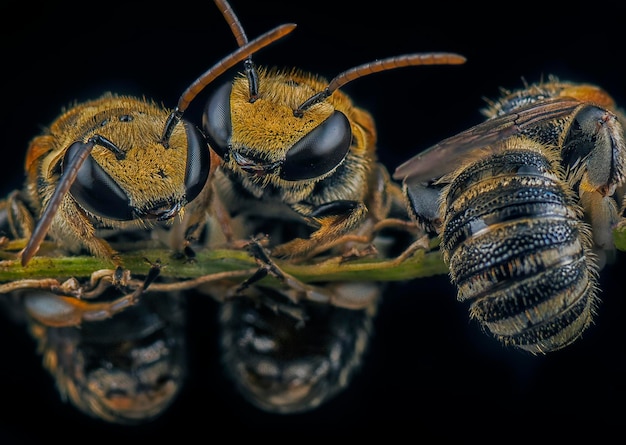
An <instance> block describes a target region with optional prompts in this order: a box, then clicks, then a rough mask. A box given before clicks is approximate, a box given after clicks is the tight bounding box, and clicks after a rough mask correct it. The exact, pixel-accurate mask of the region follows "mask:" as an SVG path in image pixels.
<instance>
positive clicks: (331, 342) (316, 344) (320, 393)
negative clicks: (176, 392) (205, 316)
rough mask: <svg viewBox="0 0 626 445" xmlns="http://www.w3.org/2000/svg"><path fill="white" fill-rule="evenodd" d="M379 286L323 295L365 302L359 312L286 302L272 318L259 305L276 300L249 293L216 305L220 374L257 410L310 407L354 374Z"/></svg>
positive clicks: (344, 286) (345, 287)
mask: <svg viewBox="0 0 626 445" xmlns="http://www.w3.org/2000/svg"><path fill="white" fill-rule="evenodd" d="M382 287H383V286H382V284H381V283H375V282H369V283H336V284H333V285H330V286H328V287H326V288H325V290H326V291H327V292H333V293H335V294H337V295H338V297H340V298H349V297H350V296H349V295H347V294H357V295H358V296H359V297H360V298H367V299H368V300H369V301H370V304H369V305H368V307H367V308H366V309H363V310H352V309H346V308H341V307H337V306H332V305H327V304H317V303H312V302H301V303H299V304H297V305H296V304H294V303H292V302H289V301H287V302H285V303H282V304H283V305H284V306H282V307H281V310H278V311H277V310H275V308H273V307H271V306H270V305H269V304H267V303H268V299H272V300H275V301H277V302H280V299H281V295H280V294H277V295H276V296H274V297H272V296H271V294H270V292H271V291H270V290H269V289H262V288H261V287H254V288H253V289H252V290H253V293H252V294H251V295H250V296H252V297H253V298H249V296H247V297H245V298H235V299H231V300H228V301H226V302H225V303H224V304H222V305H221V306H220V325H221V344H222V361H223V364H224V368H225V369H226V371H227V372H228V373H229V375H230V377H231V378H232V379H233V380H234V382H235V383H236V385H237V388H238V390H239V391H240V393H241V394H242V395H243V396H244V397H245V398H246V399H247V400H249V401H250V402H251V403H252V404H254V405H255V406H257V407H258V408H260V409H263V410H265V411H268V412H275V413H281V414H293V413H299V412H305V411H309V410H312V409H314V408H316V407H318V406H319V405H320V404H322V403H325V402H326V401H327V400H329V399H331V398H332V397H334V396H336V395H337V394H338V393H339V392H341V391H342V390H344V389H345V388H346V387H347V385H348V384H349V383H350V382H351V380H352V376H353V375H354V373H355V372H356V371H357V370H358V369H359V366H360V365H361V361H362V359H363V355H364V354H365V352H366V351H367V346H368V344H369V338H370V336H371V333H372V329H373V318H374V315H375V313H376V308H377V304H378V301H379V297H380V293H381V292H382ZM254 297H257V298H262V299H263V301H264V304H258V303H257V302H256V299H255V298H254ZM290 310H291V311H295V314H290V313H289V311H290Z"/></svg>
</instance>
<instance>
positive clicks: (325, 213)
mask: <svg viewBox="0 0 626 445" xmlns="http://www.w3.org/2000/svg"><path fill="white" fill-rule="evenodd" d="M294 210H296V211H297V212H299V213H300V214H303V216H304V217H305V219H306V220H307V221H308V222H309V223H310V224H311V225H312V226H315V227H317V230H316V231H315V232H313V233H312V234H311V236H310V237H309V238H306V239H305V238H296V239H294V240H291V241H288V242H286V243H284V244H280V245H278V246H276V247H274V248H273V249H272V255H273V256H276V257H303V256H304V257H306V256H311V254H312V253H317V252H322V251H324V250H326V249H328V248H330V247H332V246H333V245H334V244H336V242H337V240H339V239H341V237H342V236H344V235H346V234H347V233H349V232H351V231H353V230H354V229H356V228H357V227H358V226H359V224H361V223H362V222H363V220H364V219H365V217H366V215H367V208H366V206H365V204H364V203H363V202H358V201H348V200H340V201H333V202H330V203H328V204H324V205H321V206H319V207H317V208H316V209H314V210H313V211H311V212H307V213H305V212H303V211H302V210H303V209H299V208H294ZM359 240H360V238H359Z"/></svg>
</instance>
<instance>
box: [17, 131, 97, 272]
mask: <svg viewBox="0 0 626 445" xmlns="http://www.w3.org/2000/svg"><path fill="white" fill-rule="evenodd" d="M74 143H75V144H81V145H83V147H82V149H81V150H79V151H78V153H76V154H75V155H74V157H73V158H72V159H70V161H69V162H68V164H67V167H66V168H65V169H64V170H65V172H64V173H63V176H62V177H61V179H60V180H59V183H58V184H57V187H56V188H55V189H54V193H53V194H52V197H51V198H50V201H48V205H47V206H46V209H45V210H44V212H43V213H42V215H41V218H40V219H39V221H38V222H37V226H36V227H35V230H33V233H32V235H31V237H30V239H29V240H28V243H27V244H26V247H24V249H22V251H21V252H20V254H19V256H20V257H21V262H22V267H23V266H26V265H27V264H28V262H29V261H30V260H31V258H32V257H33V256H34V255H35V254H36V253H37V251H38V250H39V246H41V243H42V242H43V240H44V238H45V237H46V234H47V233H48V229H50V225H52V220H53V219H54V215H56V213H57V210H58V209H59V206H60V205H61V202H62V201H63V198H64V197H65V194H66V193H67V192H68V191H69V189H70V187H71V186H72V184H73V183H74V181H75V180H76V176H77V175H78V171H79V170H80V166H81V165H83V162H85V159H87V157H88V156H89V153H91V150H92V149H93V147H94V145H96V144H97V143H98V141H97V140H96V138H89V140H88V141H87V142H86V143H83V142H74Z"/></svg>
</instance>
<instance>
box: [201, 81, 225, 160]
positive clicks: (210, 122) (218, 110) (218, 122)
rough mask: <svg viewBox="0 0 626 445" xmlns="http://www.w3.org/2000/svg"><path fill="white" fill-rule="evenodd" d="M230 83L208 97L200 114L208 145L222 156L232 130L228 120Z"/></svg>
mask: <svg viewBox="0 0 626 445" xmlns="http://www.w3.org/2000/svg"><path fill="white" fill-rule="evenodd" d="M231 90H232V84H230V83H227V84H224V85H222V86H221V87H219V88H218V89H217V90H216V91H215V92H214V93H213V94H212V95H211V97H209V100H208V101H207V104H206V106H205V107H204V113H203V114H202V128H203V129H204V132H205V133H206V137H207V139H208V142H209V145H210V146H211V148H212V149H213V151H215V153H217V154H218V155H219V157H220V158H223V157H224V156H225V155H226V153H227V152H228V144H229V141H230V138H231V135H232V132H233V126H232V122H231V120H230V92H231Z"/></svg>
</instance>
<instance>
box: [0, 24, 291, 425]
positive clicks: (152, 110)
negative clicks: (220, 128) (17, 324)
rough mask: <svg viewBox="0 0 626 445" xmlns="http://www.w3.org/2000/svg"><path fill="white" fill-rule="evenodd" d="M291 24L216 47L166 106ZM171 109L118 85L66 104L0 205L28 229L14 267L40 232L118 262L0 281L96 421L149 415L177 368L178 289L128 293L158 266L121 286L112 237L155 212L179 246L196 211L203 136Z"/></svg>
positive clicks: (203, 171)
mask: <svg viewBox="0 0 626 445" xmlns="http://www.w3.org/2000/svg"><path fill="white" fill-rule="evenodd" d="M294 28H295V25H293V24H287V25H282V26H278V27H276V28H274V29H272V30H271V31H269V32H267V33H264V34H263V35H261V36H260V37H258V38H257V39H254V40H252V41H250V42H247V43H246V44H245V45H242V46H241V47H240V48H239V49H237V50H236V51H234V52H232V53H231V54H229V55H227V56H226V57H224V58H222V59H221V60H220V61H219V62H218V63H217V64H215V65H214V66H213V67H212V68H210V69H209V70H207V71H206V72H205V73H204V74H202V75H201V76H200V77H199V78H198V79H197V80H196V81H195V82H193V83H192V84H191V85H190V86H189V87H188V88H187V89H186V90H185V91H184V92H183V94H182V95H181V96H180V99H179V103H178V108H177V110H181V109H184V108H185V106H186V104H188V103H189V102H190V101H191V100H193V98H194V97H195V96H196V95H197V94H198V93H199V92H200V91H201V90H202V89H203V88H204V87H205V86H206V85H208V84H209V83H210V82H212V81H213V80H214V79H215V78H217V77H218V76H219V75H221V74H222V73H224V72H225V71H226V70H227V69H229V68H230V67H232V66H234V65H235V64H237V63H239V62H240V61H242V60H243V59H245V58H246V57H248V56H249V55H250V54H251V53H253V52H255V51H257V50H259V49H260V48H263V47H265V46H267V45H268V44H270V43H272V42H273V41H275V40H277V39H279V38H281V37H283V36H285V35H286V34H288V33H289V32H291V31H292V30H293V29H294ZM176 117H178V115H176ZM173 120H174V113H173V112H172V111H170V110H168V109H165V108H164V107H162V106H159V105H157V104H156V103H154V102H151V101H148V100H146V99H140V98H135V97H130V96H117V95H114V94H105V95H103V96H101V97H100V98H98V99H95V100H91V101H87V102H83V103H80V104H76V105H74V106H72V107H71V108H69V109H68V110H66V111H65V112H64V113H63V114H62V115H61V116H59V117H58V118H57V119H56V120H55V121H54V122H53V123H52V124H51V125H50V127H49V128H48V129H47V131H46V132H45V134H43V135H41V136H37V137H36V138H34V139H33V140H32V142H31V143H30V145H29V147H28V151H27V154H26V174H27V178H26V184H25V187H24V189H23V190H19V191H16V192H13V193H10V194H9V196H8V198H7V199H6V200H5V201H3V202H2V203H1V204H0V230H1V231H2V233H3V235H5V236H7V237H13V238H27V239H28V242H27V244H26V247H24V249H23V250H22V251H21V252H20V254H21V263H22V265H23V266H25V265H26V264H27V263H28V262H29V261H30V260H31V258H32V257H33V255H35V254H36V253H37V251H38V249H39V247H40V246H41V244H42V242H43V240H44V238H45V237H46V236H47V235H50V238H51V239H52V241H53V243H54V246H55V247H57V248H59V249H61V250H62V251H63V253H74V252H81V251H83V250H86V251H88V252H90V253H91V254H93V255H95V256H99V257H103V258H109V259H112V260H113V263H114V264H116V265H118V267H117V268H116V269H114V270H104V271H102V274H100V273H99V272H100V271H96V272H94V274H93V275H92V280H93V281H94V282H93V283H88V284H84V285H83V284H80V283H78V282H76V283H75V284H74V282H75V281H76V280H72V279H70V280H68V281H67V282H66V283H70V284H68V285H67V286H65V283H64V285H61V286H54V285H53V286H48V288H46V289H44V288H42V289H40V290H37V289H28V290H24V289H20V287H19V286H16V287H11V286H10V283H9V286H8V287H7V289H9V292H10V293H11V295H7V296H6V298H11V301H12V302H15V305H14V306H13V307H12V308H10V309H11V313H15V314H17V316H19V317H20V318H21V319H22V320H23V321H24V322H26V324H27V325H28V327H29V329H30V332H31V334H32V336H33V337H34V338H35V340H36V341H37V344H38V348H39V352H40V353H41V354H42V356H43V361H44V366H45V368H46V369H47V370H48V371H49V372H50V374H51V375H52V376H53V377H54V378H55V381H56V383H57V388H58V390H59V392H60V394H61V395H62V397H63V398H64V399H65V400H69V401H70V402H71V403H72V404H73V405H74V406H75V407H76V408H78V409H79V410H80V411H82V412H84V413H86V414H88V415H90V416H93V417H95V418H98V419H101V420H104V421H108V422H113V423H121V424H138V423H142V422H146V421H150V420H153V419H155V418H156V417H158V416H160V415H161V414H162V413H163V412H164V411H165V410H166V409H167V408H168V407H169V406H170V405H171V403H172V402H173V401H174V400H175V399H176V397H177V395H178V394H179V392H180V389H181V387H182V384H183V380H184V378H185V376H186V369H187V368H186V366H187V364H186V352H185V348H186V339H185V336H184V331H185V309H184V306H183V302H182V301H181V298H182V296H181V295H180V294H179V292H177V291H174V292H167V291H166V292H161V293H158V294H156V295H154V296H153V297H152V298H139V297H143V291H145V289H146V288H147V287H148V286H149V285H150V284H151V283H152V282H153V281H154V280H155V279H156V278H157V277H158V276H159V273H160V263H158V262H157V263H154V264H153V267H151V268H150V271H149V272H148V273H147V275H146V278H145V281H144V282H143V283H142V284H140V285H139V286H135V288H134V290H131V289H130V288H129V287H128V286H127V284H126V282H127V281H129V279H130V278H129V277H127V276H126V275H130V273H129V271H127V270H125V269H123V268H122V267H121V264H120V262H119V261H118V259H117V257H116V254H117V251H116V250H117V249H114V248H113V247H112V246H114V245H117V246H121V247H122V248H123V249H126V248H132V247H131V246H134V245H135V244H134V243H129V240H133V241H134V240H135V239H140V240H145V239H149V238H150V237H152V236H153V234H154V232H156V229H157V224H158V223H164V224H167V225H168V227H171V226H175V227H176V229H174V230H172V233H173V235H172V236H173V237H176V236H177V235H180V238H178V239H177V240H173V242H174V247H175V248H177V249H181V250H182V249H184V248H185V247H186V246H187V243H188V242H189V241H190V240H192V239H193V236H195V231H196V229H197V228H201V227H202V225H203V224H204V222H205V219H206V218H207V211H208V205H209V202H210V199H209V198H210V192H209V190H210V188H209V187H208V184H209V181H210V169H211V162H210V156H209V149H208V146H207V143H206V140H205V138H204V136H203V135H202V132H201V131H200V130H199V129H198V128H196V126H195V125H193V124H191V123H188V122H182V123H181V125H176V126H174V125H172V121H173ZM179 120H180V119H176V122H177V123H178V122H179ZM165 134H166V135H167V138H166V139H165V138H164V135H165ZM176 218H178V220H176ZM179 226H180V227H179ZM181 227H182V228H181ZM166 228H167V227H166ZM66 273H67V272H66V271H63V270H55V271H52V272H51V275H54V277H53V278H56V277H57V276H64V275H65V274H66ZM104 276H106V280H105V279H104V278H102V277H104ZM44 281H45V280H44ZM105 281H106V282H105ZM107 283H108V284H107ZM91 285H93V286H91ZM90 286H91V287H90ZM44 287H45V286H44ZM2 303H5V301H3V302H2Z"/></svg>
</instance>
